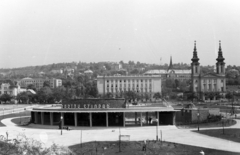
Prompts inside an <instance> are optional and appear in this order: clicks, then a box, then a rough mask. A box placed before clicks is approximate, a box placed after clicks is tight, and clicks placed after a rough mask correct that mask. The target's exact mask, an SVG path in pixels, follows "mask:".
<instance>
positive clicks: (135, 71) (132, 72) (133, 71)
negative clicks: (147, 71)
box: [130, 69, 139, 74]
mask: <svg viewBox="0 0 240 155" xmlns="http://www.w3.org/2000/svg"><path fill="white" fill-rule="evenodd" d="M130 74H139V71H138V70H137V69H134V70H132V71H131V72H130Z"/></svg>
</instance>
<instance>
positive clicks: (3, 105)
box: [0, 104, 31, 111]
mask: <svg viewBox="0 0 240 155" xmlns="http://www.w3.org/2000/svg"><path fill="white" fill-rule="evenodd" d="M28 106H31V104H0V111H2V109H3V108H4V110H11V109H17V108H24V107H28Z"/></svg>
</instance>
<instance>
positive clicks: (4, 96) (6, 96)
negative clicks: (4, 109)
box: [0, 94, 12, 103]
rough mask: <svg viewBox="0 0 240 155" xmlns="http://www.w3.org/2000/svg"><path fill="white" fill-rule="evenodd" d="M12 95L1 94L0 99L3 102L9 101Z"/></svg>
mask: <svg viewBox="0 0 240 155" xmlns="http://www.w3.org/2000/svg"><path fill="white" fill-rule="evenodd" d="M11 99H12V97H11V96H10V95H9V94H2V95H1V96H0V100H1V101H3V102H5V103H6V102H7V101H11Z"/></svg>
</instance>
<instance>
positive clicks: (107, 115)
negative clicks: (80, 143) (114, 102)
mask: <svg viewBox="0 0 240 155" xmlns="http://www.w3.org/2000/svg"><path fill="white" fill-rule="evenodd" d="M106 127H108V113H107V112H106Z"/></svg>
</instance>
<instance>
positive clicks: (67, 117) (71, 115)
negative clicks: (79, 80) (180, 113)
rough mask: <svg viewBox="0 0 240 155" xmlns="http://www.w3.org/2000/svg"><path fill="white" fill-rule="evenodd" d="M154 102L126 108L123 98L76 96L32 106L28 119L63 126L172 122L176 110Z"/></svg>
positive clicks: (169, 123) (173, 122)
mask: <svg viewBox="0 0 240 155" xmlns="http://www.w3.org/2000/svg"><path fill="white" fill-rule="evenodd" d="M154 104H156V103H154ZM158 105H159V106H156V105H155V106H154V107H151V106H142V107H140V106H134V107H133V106H131V107H130V106H128V105H127V103H126V102H125V100H124V99H78V100H72V101H68V102H64V103H63V104H62V105H58V106H52V107H45V108H33V110H32V111H31V122H32V123H35V124H42V125H59V124H60V122H61V121H62V123H63V126H75V127H111V126H118V127H125V126H151V125H175V111H176V110H174V109H173V108H172V107H166V106H164V105H163V104H160V103H159V104H158ZM61 117H62V120H61Z"/></svg>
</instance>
